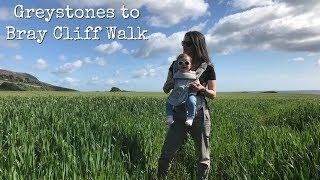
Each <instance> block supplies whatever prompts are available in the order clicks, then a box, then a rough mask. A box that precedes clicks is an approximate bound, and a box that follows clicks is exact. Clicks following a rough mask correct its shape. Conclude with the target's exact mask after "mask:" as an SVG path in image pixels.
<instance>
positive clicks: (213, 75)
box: [206, 65, 217, 80]
mask: <svg viewBox="0 0 320 180" xmlns="http://www.w3.org/2000/svg"><path fill="white" fill-rule="evenodd" d="M206 71H207V78H208V80H217V79H216V72H215V71H214V67H213V66H212V65H209V66H208V67H207V69H206Z"/></svg>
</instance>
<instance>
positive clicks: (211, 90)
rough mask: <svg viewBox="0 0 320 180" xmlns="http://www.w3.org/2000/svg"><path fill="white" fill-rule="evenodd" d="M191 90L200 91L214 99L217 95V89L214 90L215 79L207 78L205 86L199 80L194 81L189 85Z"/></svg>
mask: <svg viewBox="0 0 320 180" xmlns="http://www.w3.org/2000/svg"><path fill="white" fill-rule="evenodd" d="M190 88H191V89H192V91H196V92H198V91H201V92H203V93H204V95H205V96H206V97H208V98H210V99H214V98H215V97H217V90H216V80H208V83H207V87H204V86H203V85H202V84H200V82H199V81H197V82H194V83H192V84H191V85H190Z"/></svg>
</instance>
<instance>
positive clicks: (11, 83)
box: [0, 69, 76, 91]
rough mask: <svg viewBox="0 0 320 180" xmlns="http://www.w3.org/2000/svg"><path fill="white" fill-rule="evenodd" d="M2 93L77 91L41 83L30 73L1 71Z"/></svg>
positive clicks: (0, 86)
mask: <svg viewBox="0 0 320 180" xmlns="http://www.w3.org/2000/svg"><path fill="white" fill-rule="evenodd" d="M0 91H76V90H74V89H69V88H64V87H59V86H54V85H51V84H48V83H45V82H41V81H39V80H38V78H36V77H35V76H33V75H31V74H28V73H19V72H13V71H8V70H3V69H0Z"/></svg>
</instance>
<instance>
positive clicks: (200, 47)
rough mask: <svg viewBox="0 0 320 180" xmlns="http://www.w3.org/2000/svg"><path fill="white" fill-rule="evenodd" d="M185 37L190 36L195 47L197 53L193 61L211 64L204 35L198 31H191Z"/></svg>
mask: <svg viewBox="0 0 320 180" xmlns="http://www.w3.org/2000/svg"><path fill="white" fill-rule="evenodd" d="M185 36H188V37H189V38H190V39H191V41H192V44H193V45H194V50H195V51H194V54H193V56H194V57H192V59H195V60H200V61H201V62H206V63H208V64H211V60H210V58H209V54H208V50H207V44H206V40H205V37H204V35H203V34H202V33H200V32H198V31H189V32H187V33H186V34H185Z"/></svg>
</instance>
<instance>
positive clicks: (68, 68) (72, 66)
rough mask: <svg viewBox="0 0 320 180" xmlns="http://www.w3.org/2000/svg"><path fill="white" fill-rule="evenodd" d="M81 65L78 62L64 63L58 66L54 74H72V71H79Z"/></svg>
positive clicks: (80, 62)
mask: <svg viewBox="0 0 320 180" xmlns="http://www.w3.org/2000/svg"><path fill="white" fill-rule="evenodd" d="M82 65H83V63H82V61H80V60H77V61H74V62H73V63H66V64H64V65H62V66H60V67H59V68H58V69H57V71H56V72H55V73H58V74H66V73H72V72H74V71H77V70H79V69H80V68H81V67H82Z"/></svg>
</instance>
